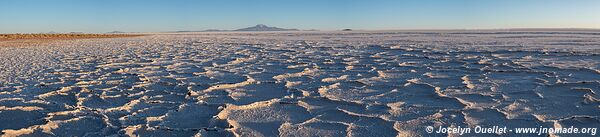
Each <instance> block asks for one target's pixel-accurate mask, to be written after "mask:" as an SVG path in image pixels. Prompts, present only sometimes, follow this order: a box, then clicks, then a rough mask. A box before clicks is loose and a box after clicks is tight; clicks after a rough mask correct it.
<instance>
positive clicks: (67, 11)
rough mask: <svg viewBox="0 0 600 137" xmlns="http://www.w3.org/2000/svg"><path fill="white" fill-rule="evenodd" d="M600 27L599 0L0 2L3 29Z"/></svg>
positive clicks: (31, 31) (8, 31)
mask: <svg viewBox="0 0 600 137" xmlns="http://www.w3.org/2000/svg"><path fill="white" fill-rule="evenodd" d="M256 24H266V25H269V26H276V27H282V28H297V29H319V30H339V29H344V28H352V29H365V30H384V29H501V28H600V0H0V33H40V32H50V31H55V32H100V33H101V32H110V31H127V32H159V31H180V30H205V29H238V28H243V27H249V26H254V25H256Z"/></svg>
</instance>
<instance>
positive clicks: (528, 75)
mask: <svg viewBox="0 0 600 137" xmlns="http://www.w3.org/2000/svg"><path fill="white" fill-rule="evenodd" d="M0 62H1V63H0V70H1V71H0V130H2V135H3V136H25V135H30V136H195V135H196V136H428V134H427V133H426V132H425V130H423V129H424V127H425V126H445V127H448V126H461V127H469V126H476V125H479V126H496V125H498V124H500V125H503V126H512V127H538V126H546V127H557V126H559V127H569V126H575V127H600V95H598V93H597V92H598V91H599V89H600V81H599V78H600V65H599V64H600V35H599V34H598V33H593V32H510V33H506V32H494V31H489V32H487V31H484V32H468V31H464V32H463V31H457V32H453V31H448V32H391V31H390V32H385V31H382V32H295V33H290V32H274V33H178V34H153V35H149V36H143V37H132V38H111V39H87V40H71V41H60V42H54V43H49V44H47V45H40V46H22V47H0Z"/></svg>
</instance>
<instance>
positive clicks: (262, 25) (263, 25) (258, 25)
mask: <svg viewBox="0 0 600 137" xmlns="http://www.w3.org/2000/svg"><path fill="white" fill-rule="evenodd" d="M254 27H257V28H268V27H269V26H267V25H265V24H257V25H256V26H254Z"/></svg>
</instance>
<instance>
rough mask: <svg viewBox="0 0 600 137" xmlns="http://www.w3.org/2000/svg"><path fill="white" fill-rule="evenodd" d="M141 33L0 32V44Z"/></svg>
mask: <svg viewBox="0 0 600 137" xmlns="http://www.w3.org/2000/svg"><path fill="white" fill-rule="evenodd" d="M138 36H145V35H142V34H0V46H31V45H33V44H43V43H48V42H53V41H58V40H76V39H95V38H121V37H138Z"/></svg>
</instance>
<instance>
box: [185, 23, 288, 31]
mask: <svg viewBox="0 0 600 137" xmlns="http://www.w3.org/2000/svg"><path fill="white" fill-rule="evenodd" d="M218 31H299V29H285V28H278V27H270V26H267V25H264V24H258V25H256V26H252V27H247V28H241V29H236V30H220V29H207V30H203V31H177V32H218Z"/></svg>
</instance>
